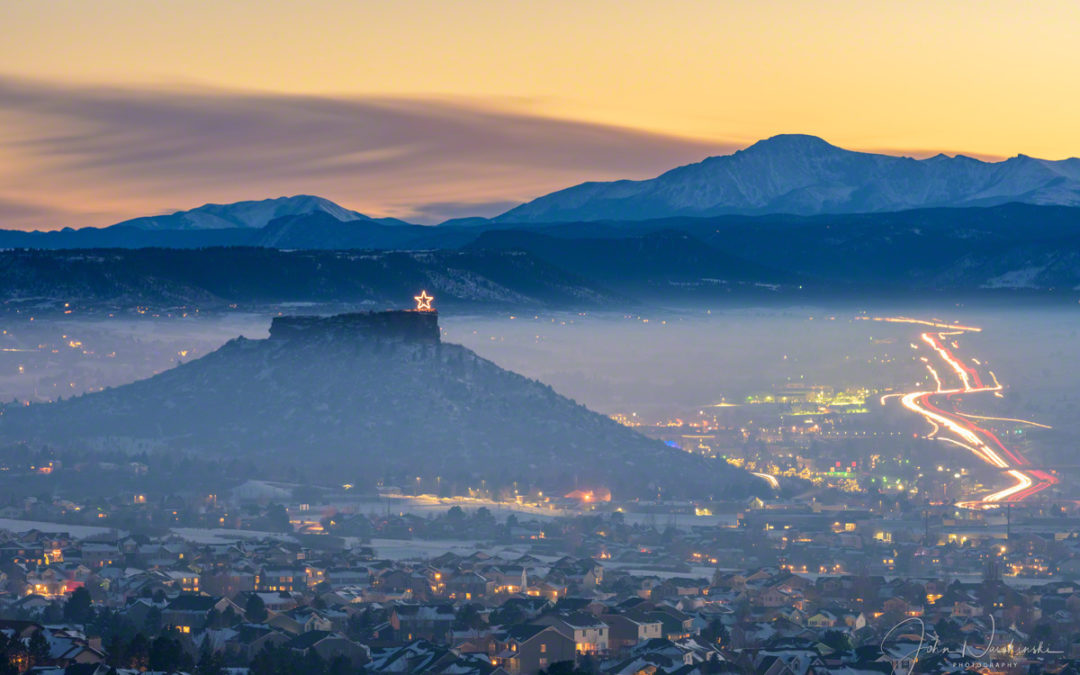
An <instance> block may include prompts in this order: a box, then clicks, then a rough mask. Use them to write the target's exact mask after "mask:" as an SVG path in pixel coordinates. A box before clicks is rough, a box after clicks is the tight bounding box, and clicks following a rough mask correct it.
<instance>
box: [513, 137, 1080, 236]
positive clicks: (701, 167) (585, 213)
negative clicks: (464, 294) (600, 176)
mask: <svg viewBox="0 0 1080 675" xmlns="http://www.w3.org/2000/svg"><path fill="white" fill-rule="evenodd" d="M1009 202H1020V203H1025V204H1053V205H1065V206H1080V159H1077V158H1072V159H1066V160H1061V161H1050V160H1045V159H1035V158H1033V157H1028V156H1025V155H1018V156H1016V157H1013V158H1011V159H1008V160H1005V161H1003V162H983V161H980V160H977V159H973V158H971V157H964V156H962V155H957V156H956V157H947V156H945V155H937V156H936V157H931V158H929V159H923V160H918V159H912V158H910V157H896V156H892V155H880V154H873V153H867V152H853V151H850V150H844V149H843V148H838V147H836V146H834V145H830V144H829V143H827V142H825V141H824V140H822V139H820V138H817V137H816V136H805V135H799V134H786V135H781V136H774V137H772V138H769V139H767V140H763V141H758V142H757V143H755V144H753V145H751V146H750V147H748V148H746V149H745V150H739V151H737V152H735V153H734V154H731V155H724V156H721V157H709V158H708V159H705V160H704V161H701V162H698V163H696V164H690V165H687V166H682V167H679V168H677V169H672V170H671V171H668V172H666V173H664V174H661V175H660V176H657V177H656V178H652V179H649V180H639V181H632V180H618V181H613V182H589V183H582V184H581V185H577V186H575V187H571V188H567V189H565V190H560V191H558V192H553V193H551V194H549V195H546V196H543V197H540V198H538V199H535V200H533V201H531V202H528V203H527V204H523V205H521V206H518V207H516V208H513V209H511V210H509V211H507V212H506V213H504V214H502V215H500V216H498V217H497V218H495V221H496V222H502V223H511V222H512V223H551V222H567V221H591V220H644V219H650V218H668V217H672V216H698V217H701V216H716V215H723V214H744V215H753V214H767V213H790V214H798V215H815V214H825V213H879V212H884V211H900V210H905V209H915V208H926V207H966V206H993V205H998V204H1005V203H1009Z"/></svg>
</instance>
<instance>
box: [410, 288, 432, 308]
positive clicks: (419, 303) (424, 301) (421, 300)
mask: <svg viewBox="0 0 1080 675" xmlns="http://www.w3.org/2000/svg"><path fill="white" fill-rule="evenodd" d="M434 299H435V298H434V297H433V296H430V295H428V294H427V291H420V295H416V296H413V300H416V311H418V312H430V311H431V301H432V300H434Z"/></svg>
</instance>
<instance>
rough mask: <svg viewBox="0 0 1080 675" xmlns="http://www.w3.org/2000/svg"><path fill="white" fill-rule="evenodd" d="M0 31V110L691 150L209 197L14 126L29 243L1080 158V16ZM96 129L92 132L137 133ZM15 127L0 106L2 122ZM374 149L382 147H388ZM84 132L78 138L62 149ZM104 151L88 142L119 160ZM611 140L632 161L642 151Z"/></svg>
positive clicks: (641, 14) (602, 2)
mask: <svg viewBox="0 0 1080 675" xmlns="http://www.w3.org/2000/svg"><path fill="white" fill-rule="evenodd" d="M0 24H2V25H4V26H5V28H6V29H7V30H6V31H5V39H4V40H3V41H0V64H4V65H3V66H2V67H0V93H2V92H3V89H4V86H5V84H4V79H3V78H14V79H15V80H17V81H20V82H29V83H45V84H50V85H57V86H61V87H84V88H88V89H91V90H101V91H104V90H108V89H110V88H118V89H123V90H133V91H139V92H144V93H146V94H147V96H148V97H152V95H153V94H154V93H155V92H169V93H172V94H177V93H179V94H181V95H182V94H184V93H185V92H196V93H201V94H207V93H214V94H215V95H219V94H220V95H232V96H248V97H256V98H257V97H259V96H263V95H266V96H276V97H286V98H287V97H296V98H297V99H298V100H299V99H305V98H311V97H319V98H324V99H327V100H330V101H336V100H368V101H370V100H377V101H379V102H381V104H386V105H390V106H393V105H398V104H397V103H395V101H396V102H402V101H404V102H412V103H413V104H415V105H417V106H420V107H421V108H423V107H424V106H428V105H434V104H436V103H437V104H439V105H443V104H446V103H447V102H449V103H452V104H454V105H455V106H458V107H457V108H454V111H452V112H451V113H448V115H449V118H451V119H452V120H455V121H460V120H461V119H463V117H461V116H463V115H467V114H468V113H467V112H462V111H463V110H465V109H475V110H480V111H484V112H485V113H489V114H500V115H502V114H505V115H510V116H512V117H513V116H521V117H522V118H523V119H524V123H522V124H509V125H507V126H506V127H505V128H501V129H500V130H499V131H498V132H497V133H495V132H493V134H492V137H491V139H490V141H491V142H492V143H493V144H495V145H499V146H500V147H501V146H506V145H508V144H511V145H512V144H514V143H520V142H523V141H524V140H525V139H528V138H530V137H531V138H533V139H534V140H535V139H537V138H540V137H544V134H547V136H546V137H545V138H548V137H550V138H553V139H554V138H558V137H559V136H560V133H561V132H560V131H559V128H558V127H555V128H551V129H548V130H547V131H545V132H539V131H537V130H536V129H535V127H534V126H533V125H534V123H535V122H536V120H546V121H549V122H553V123H556V122H557V123H567V124H573V125H579V126H580V127H581V129H580V130H581V133H583V134H584V135H586V136H588V137H591V138H596V137H599V135H601V134H603V133H612V134H614V133H620V134H621V133H626V132H633V133H635V134H642V135H644V136H643V137H642V138H644V137H648V138H649V139H651V142H655V143H657V144H658V147H660V146H664V144H666V145H667V146H678V147H679V148H680V149H679V150H678V151H672V152H670V153H668V154H665V155H663V156H660V155H657V156H656V157H655V159H653V160H652V161H648V159H647V158H644V159H642V158H639V160H640V161H634V162H624V161H623V159H621V158H620V157H621V156H618V155H613V156H612V157H610V158H608V159H607V160H605V161H602V162H601V161H598V162H596V163H594V164H587V163H586V162H584V161H583V158H584V157H586V156H588V155H589V154H591V148H589V149H588V150H582V151H581V152H580V153H579V154H574V152H573V148H574V147H575V145H576V144H575V143H571V144H569V147H567V148H565V149H560V150H559V152H558V153H555V154H554V155H553V156H552V157H551V158H550V162H549V163H548V164H544V163H543V162H540V164H544V165H543V166H535V167H533V166H530V164H529V163H528V161H527V158H509V159H508V158H507V157H506V156H504V155H497V156H490V155H486V154H485V155H481V156H478V157H477V158H475V161H474V162H472V163H470V162H466V159H467V157H468V154H469V153H468V148H467V147H466V148H452V149H451V150H448V151H447V152H448V155H449V156H450V157H451V158H452V157H454V156H458V157H461V158H462V160H461V161H462V164H461V165H459V166H457V167H454V166H453V161H452V160H448V161H447V163H446V165H445V166H442V165H440V168H439V169H438V170H436V169H430V170H426V171H425V170H423V169H420V170H418V168H417V167H418V166H423V165H422V164H412V165H410V166H409V167H407V169H406V168H399V167H393V168H394V170H395V171H394V172H391V171H389V170H385V171H382V172H379V171H376V170H375V169H380V168H382V165H381V164H380V163H384V162H387V161H389V160H391V159H392V158H393V157H395V156H396V154H397V153H400V152H402V150H401V149H400V148H399V147H378V146H377V144H376V147H372V148H371V149H369V150H364V151H363V152H360V151H357V153H356V155H354V156H349V157H347V158H345V159H341V158H335V161H337V162H339V163H340V162H344V163H345V164H347V165H348V166H344V167H343V166H337V165H336V164H330V165H327V164H326V163H319V164H316V163H314V162H312V163H311V164H310V165H306V166H302V167H299V168H298V169H297V171H298V173H297V174H295V175H280V176H278V175H275V176H272V177H269V178H262V179H260V180H259V181H257V182H256V181H248V182H244V181H242V180H241V179H240V178H239V177H237V178H235V179H234V180H233V181H231V182H229V181H225V182H222V181H207V182H205V183H200V182H199V181H198V180H197V178H196V177H195V176H189V177H180V178H178V177H176V176H174V175H172V174H169V175H166V176H161V177H160V179H159V180H158V181H157V182H151V181H150V180H149V179H145V180H136V178H139V177H140V174H138V173H134V174H133V175H131V176H129V175H127V174H122V173H120V172H119V170H116V169H115V168H114V170H113V172H112V173H108V174H102V173H101V172H100V171H99V170H98V168H97V167H96V166H94V165H93V164H92V160H91V159H90V158H86V157H81V156H77V157H76V158H75V159H84V160H86V163H79V162H77V161H72V162H69V163H61V162H60V161H59V158H58V155H60V154H61V153H58V152H57V151H56V150H55V149H51V148H50V149H41V148H40V147H37V146H38V140H39V139H37V138H31V139H29V140H28V139H25V138H23V137H22V130H21V129H20V128H12V127H9V128H8V129H7V130H4V131H3V132H0V179H2V181H3V182H4V183H5V184H6V187H4V188H3V191H2V192H0V217H2V216H4V215H5V214H6V215H8V217H9V218H11V219H12V220H14V221H15V222H17V223H23V224H24V225H25V226H26V227H30V226H34V225H36V224H40V225H42V226H43V227H44V226H45V225H46V224H48V223H53V222H54V221H55V225H54V227H59V226H62V225H68V224H72V225H87V224H96V225H107V224H110V223H111V222H114V221H115V220H116V219H119V218H122V217H132V216H140V215H152V214H155V213H161V212H164V211H166V210H168V209H170V208H171V209H186V208H192V207H194V206H197V205H200V204H202V203H205V202H209V201H217V202H224V201H236V200H240V199H259V198H264V197H270V196H279V195H282V194H297V193H302V192H315V193H319V194H324V195H325V196H327V197H329V198H331V199H334V200H335V201H338V202H339V203H342V204H343V205H345V206H347V207H350V208H356V209H358V210H361V211H363V212H366V213H370V214H371V215H398V216H401V217H408V216H410V215H414V214H418V215H417V217H420V218H422V217H424V213H423V212H422V209H421V210H420V211H419V212H418V209H419V208H420V207H422V206H423V205H424V204H426V203H429V202H430V203H438V204H444V203H453V204H454V206H453V208H455V209H457V211H453V212H455V213H457V212H460V213H462V214H465V213H468V207H469V205H470V204H476V205H477V208H479V209H481V210H483V209H485V208H486V209H487V211H486V212H485V214H486V215H491V213H492V212H494V211H497V210H498V209H499V208H502V207H503V206H506V207H508V206H509V205H511V204H512V203H515V202H519V201H522V200H527V199H531V198H533V197H536V196H539V195H541V194H544V193H546V192H548V191H551V190H555V189H559V188H562V187H567V186H569V185H572V184H575V183H577V182H581V181H583V180H609V179H613V178H636V179H640V178H647V177H651V176H653V175H656V174H658V173H660V172H661V171H663V170H665V169H668V168H672V167H673V166H675V165H676V164H677V163H687V162H691V161H699V160H701V159H704V157H705V156H708V155H709V154H726V153H727V152H730V151H731V150H732V149H735V148H738V147H745V146H746V145H748V144H750V143H752V142H754V141H756V140H759V139H761V138H767V137H770V136H773V135H776V134H778V133H808V134H814V135H818V136H821V137H822V138H824V139H825V140H827V141H829V142H830V143H833V144H835V145H838V146H841V147H845V148H849V149H854V150H866V151H878V152H889V153H892V154H906V155H911V156H917V157H925V156H930V155H933V154H936V153H938V152H946V153H948V154H955V153H963V154H967V155H971V156H976V157H981V158H993V159H1001V158H1005V157H1010V156H1015V155H1017V154H1020V153H1023V154H1028V155H1032V156H1035V157H1042V158H1046V159H1064V158H1068V157H1072V156H1078V155H1080V126H1078V125H1076V124H1075V120H1074V117H1075V112H1074V111H1075V110H1076V109H1077V108H1078V107H1080V90H1078V89H1077V88H1076V87H1075V86H1073V83H1074V82H1077V81H1080V50H1076V49H1075V48H1074V47H1073V44H1074V42H1075V40H1074V37H1075V35H1077V34H1080V4H1077V3H1075V2H1074V1H1072V0H1048V1H1047V2H1043V3H1038V4H1036V5H1032V4H1030V3H1021V2H1013V1H1008V0H990V1H987V2H980V3H975V2H964V1H959V2H954V3H941V2H937V1H930V0H909V1H908V2H903V3H866V2H857V1H855V0H833V1H828V0H826V1H824V2H810V1H809V0H807V1H788V2H783V1H781V0H763V1H761V2H713V1H708V2H706V1H704V0H702V1H695V0H687V1H685V2H678V3H668V2H615V1H614V0H595V1H593V2H585V3H581V2H570V1H569V0H548V1H546V2H543V3H511V2H501V3H500V2H495V3H492V2H481V1H480V0H460V1H459V2H454V3H447V2H442V1H441V0H401V1H399V2H393V3H382V2H355V1H352V0H321V1H315V2H285V1H274V2H255V1H254V0H236V1H234V2H229V3H221V2H217V1H211V0H186V1H183V2H180V1H178V2H170V3H148V2H142V1H141V0H98V1H96V2H93V3H87V2H81V1H75V0H56V1H50V2H6V3H2V4H0ZM55 97H56V98H63V94H62V93H60V94H57V95H55ZM230 105H232V104H231V103H227V104H225V108H226V109H230V108H229V106H230ZM282 105H283V106H284V107H285V108H286V109H287V108H288V107H289V106H290V105H292V104H291V103H289V102H288V101H286V102H285V103H283V104H282ZM297 105H299V103H298V104H297ZM193 107H194V104H193ZM104 108H105V107H104V106H101V105H99V106H98V107H97V108H95V112H96V113H97V114H103V115H104V114H114V115H116V116H117V117H119V118H121V119H123V118H124V116H125V115H126V114H127V113H128V111H127V110H125V109H118V110H114V111H112V112H111V113H110V112H109V111H108V110H105V109H104ZM413 112H415V110H414V109H410V110H407V111H403V112H402V114H403V115H408V114H413ZM7 113H10V111H9V110H8V111H5V109H4V107H3V106H0V120H5V119H6V118H5V115H6V114H7ZM34 113H35V114H38V115H40V118H41V119H42V120H47V119H48V118H51V117H55V116H56V115H57V114H58V113H57V111H56V110H55V109H51V110H49V109H45V108H43V107H39V108H36V109H35V110H34ZM146 114H148V115H154V114H157V115H159V117H162V118H164V117H167V116H168V114H175V113H174V112H170V113H168V114H166V113H164V112H161V111H155V110H153V109H151V110H150V111H149V112H148V113H146ZM53 121H55V120H53ZM229 121H230V120H229V119H226V121H225V122H221V121H220V120H215V121H214V123H213V124H203V123H200V124H196V125H193V126H192V127H184V126H180V127H179V130H176V129H174V128H172V127H165V128H162V129H160V130H158V133H159V134H160V135H164V136H166V137H167V138H168V140H169V141H170V142H171V143H174V144H175V147H176V148H177V149H182V148H183V145H184V137H183V136H184V134H193V133H211V132H220V129H219V128H218V126H217V125H218V124H224V125H226V126H227V125H228V123H229ZM232 123H234V124H237V125H238V127H240V128H242V126H243V125H242V124H241V123H240V122H238V121H236V120H232ZM317 124H318V121H317V120H316V121H314V122H312V121H311V120H307V119H304V120H300V121H298V122H296V124H295V125H292V126H290V125H287V124H286V125H283V126H282V128H281V130H279V132H278V133H290V132H297V133H300V132H303V133H310V129H311V127H312V126H317ZM575 128H576V127H575ZM372 129H373V131H372V132H371V133H373V134H374V135H375V136H378V135H379V132H380V129H381V127H379V125H378V124H374V123H373V124H372ZM605 130H609V131H605ZM94 131H95V127H93V126H91V125H88V126H87V127H86V128H73V129H71V131H70V133H73V134H80V133H94ZM447 133H450V134H452V131H449V132H447ZM173 135H175V136H176V137H175V138H173V137H172V136H173ZM42 136H43V137H45V138H48V139H53V140H55V139H56V138H57V137H58V136H63V134H61V133H59V132H57V131H55V130H52V129H50V130H49V133H43V134H42ZM104 136H105V137H104V138H101V139H100V141H101V143H108V142H116V143H123V142H125V141H126V140H127V139H125V138H116V139H110V138H109V137H108V134H104ZM613 138H616V139H621V140H616V141H613V142H612V143H613V144H614V145H616V146H621V147H625V146H627V145H629V144H632V143H635V142H641V141H642V138H639V137H637V136H635V137H632V138H624V137H613ZM324 142H328V141H324ZM540 145H541V146H542V145H543V143H540ZM242 150H243V148H241V151H242ZM560 158H561V164H560V163H559V161H557V160H559V159H560ZM357 163H360V164H363V165H364V166H365V167H367V166H369V165H370V166H374V167H375V169H372V171H371V175H370V176H369V174H364V175H363V177H362V178H363V179H362V180H360V179H357V178H354V177H347V178H339V179H335V178H334V175H335V174H334V171H339V172H347V171H348V170H349V168H350V167H353V168H355V166H354V165H355V164H357ZM455 168H456V169H457V171H456V172H455V171H454V169H455ZM151 169H153V167H151ZM117 174H119V175H117ZM241 174H242V171H237V175H238V176H239V175H241ZM147 175H157V174H154V172H153V171H152V170H149V171H147ZM5 203H7V204H8V206H7V210H6V212H5V211H4V210H3V207H4V204H5ZM496 203H497V204H499V206H494V205H493V204H496ZM47 209H53V210H55V213H52V214H49V213H46V212H45V211H46V210H47ZM444 211H445V209H444ZM444 211H440V212H439V213H444ZM20 214H24V215H20ZM432 217H434V216H432ZM4 226H5V225H4V223H2V222H0V227H4Z"/></svg>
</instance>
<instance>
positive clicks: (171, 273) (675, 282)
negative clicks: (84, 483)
mask: <svg viewBox="0 0 1080 675" xmlns="http://www.w3.org/2000/svg"><path fill="white" fill-rule="evenodd" d="M913 207H920V208H913ZM215 247H242V248H243V249H244V250H243V251H239V250H237V249H235V248H230V249H228V250H229V251H231V252H230V253H223V252H221V251H217V252H215V251H206V252H203V253H182V252H180V251H171V252H166V251H157V252H147V253H140V254H135V253H120V252H119V251H110V252H109V253H108V255H107V256H104V257H102V256H90V257H88V256H72V255H65V254H56V255H52V256H50V255H45V254H40V255H33V254H29V253H27V254H19V253H6V254H0V258H3V259H6V261H7V262H6V263H5V265H4V266H0V301H5V302H10V301H13V300H21V299H24V298H28V297H43V298H46V300H47V301H48V300H55V299H58V298H59V297H63V299H64V301H67V300H68V299H75V300H78V301H81V300H84V299H85V300H87V301H89V302H117V303H120V304H125V303H131V302H134V303H136V304H139V297H140V293H145V294H146V296H145V298H144V300H145V302H158V301H161V302H165V303H169V304H194V303H208V302H209V303H216V302H230V303H236V302H244V303H250V302H279V301H318V300H326V301H330V302H350V303H352V302H360V303H367V302H373V303H380V302H383V301H384V300H386V299H388V298H399V297H401V292H402V291H403V290H404V292H405V293H406V294H407V293H410V292H412V290H413V289H409V290H405V286H407V285H408V284H416V283H421V284H422V285H425V286H428V287H431V288H432V289H433V290H434V291H436V292H439V293H441V295H442V297H443V298H445V299H448V300H449V301H450V302H451V303H454V302H460V303H463V304H470V305H506V304H510V303H514V302H523V303H527V304H533V305H539V306H545V307H550V306H554V305H559V306H562V305H568V306H574V304H575V303H577V302H584V303H585V304H588V303H590V302H604V301H607V300H610V299H613V298H621V299H622V300H624V301H627V300H629V301H637V302H641V301H646V302H648V301H656V300H659V301H667V300H674V301H680V300H692V299H699V298H718V297H728V296H735V295H738V296H740V297H751V298H758V297H759V296H760V295H761V294H762V293H766V292H767V293H772V294H773V295H776V296H784V297H785V298H786V299H787V300H790V299H791V297H792V296H793V295H798V296H799V298H800V299H802V298H815V297H825V296H828V295H829V294H837V293H840V294H848V295H855V296H857V295H859V294H860V293H861V294H865V293H869V292H875V293H876V292H889V293H893V294H901V295H902V294H905V293H906V294H909V295H910V294H915V295H921V294H925V293H927V292H941V291H945V292H952V291H960V292H969V291H978V292H985V291H994V290H997V291H1000V290H1003V289H1004V290H1009V291H1015V290H1029V291H1038V292H1042V293H1049V292H1052V293H1059V294H1063V297H1064V295H1068V294H1069V293H1071V292H1074V291H1077V290H1080V159H1069V160H1063V161H1047V160H1040V159H1033V158H1031V157H1025V156H1018V157H1015V158H1012V159H1009V160H1006V161H1003V162H996V163H993V162H982V161H979V160H976V159H971V158H968V157H962V156H957V157H946V156H944V155H939V156H937V157H932V158H930V159H925V160H915V159H911V158H904V157H893V156H888V155H878V154H870V153H862V152H851V151H848V150H843V149H841V148H837V147H835V146H832V145H829V144H828V143H826V142H825V141H823V140H821V139H820V138H815V137H813V136H799V135H786V136H776V137H773V138H770V139H768V140H765V141H760V142H758V143H756V144H754V145H752V146H750V147H749V148H747V149H745V150H741V151H739V152H736V153H734V154H732V155H727V156H723V157H712V158H709V159H706V160H705V161H703V162H700V163H698V164H692V165H689V166H685V167H681V168H678V169H674V170H672V171H669V172H667V173H665V174H663V175H661V176H659V177H658V178H655V179H652V180H645V181H616V182H614V183H586V184H583V185H580V186H577V187H574V188H569V189H567V190H563V191H560V192H556V193H553V194H551V195H547V196H546V197H541V198H540V199H537V200H535V201H532V202H529V203H528V204H524V205H522V206H519V207H517V208H515V209H511V210H510V211H508V212H506V213H504V214H503V215H501V216H499V217H497V218H495V219H491V220H488V219H482V218H470V219H458V220H455V221H453V222H448V223H444V224H443V225H440V226H438V227H431V226H421V225H413V224H409V223H406V222H403V221H400V220H396V219H392V218H390V219H387V218H382V219H376V218H369V217H367V216H365V215H363V214H361V213H358V212H355V211H351V210H348V209H345V208H343V207H341V206H339V205H337V204H335V203H333V202H331V201H329V200H326V199H323V198H320V197H313V196H307V195H298V196H294V197H281V198H278V199H268V200H263V201H252V202H237V203H235V204H226V205H220V204H207V205H205V206H201V207H199V208H196V209H191V210H189V211H180V212H177V213H174V214H170V215H165V216H154V217H148V218H136V219H134V220H129V221H125V222H123V223H118V224H116V225H113V226H110V227H106V228H85V229H81V230H70V229H68V230H62V231H55V232H18V231H0V249H56V250H60V249H100V250H104V249H202V248H215ZM253 249H278V250H283V251H298V252H304V251H374V252H381V253H378V254H371V255H365V256H360V255H356V256H345V257H342V256H338V255H336V254H330V253H327V254H322V255H315V254H310V255H308V254H303V255H299V254H297V255H292V254H290V255H273V254H270V253H266V254H260V253H257V252H255V251H254V250H253ZM222 250H225V249H222ZM390 251H400V252H407V253H402V254H398V255H391V254H389V253H386V252H390ZM423 252H429V253H423ZM230 257H231V258H235V260H236V261H237V263H236V264H230V263H229V262H227V261H228V260H229V259H230ZM105 259H109V260H112V261H114V262H113V263H110V265H112V267H109V266H108V265H104V264H102V263H100V262H95V261H101V260H105ZM345 259H348V260H350V261H352V262H350V263H348V264H345V263H343V262H342V260H345ZM147 261H153V263H154V265H157V266H154V265H148V262H147ZM209 261H212V264H214V265H219V266H220V267H221V268H220V269H218V270H216V271H215V272H214V274H204V273H202V272H200V271H199V270H204V268H205V265H207V264H211V263H210V262H209ZM256 261H257V262H256ZM313 261H316V262H313ZM0 262H3V260H0ZM323 263H325V266H322V265H323ZM249 265H254V267H249ZM275 266H279V267H275ZM440 266H442V267H441V269H440ZM240 270H247V272H246V273H247V274H248V275H249V276H248V277H247V278H246V279H241V278H240V277H239V276H238V275H239V274H240ZM286 274H288V275H299V276H289V277H285V276H284V275H286ZM140 275H141V276H140ZM492 275H495V276H492ZM286 278H288V279H289V280H291V282H290V283H286V282H285V279H286ZM436 280H439V283H440V284H442V285H441V286H440V285H438V284H437V283H436ZM143 304H145V303H143Z"/></svg>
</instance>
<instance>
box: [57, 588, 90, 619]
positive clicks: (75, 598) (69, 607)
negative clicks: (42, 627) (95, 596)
mask: <svg viewBox="0 0 1080 675" xmlns="http://www.w3.org/2000/svg"><path fill="white" fill-rule="evenodd" d="M93 617H94V608H93V601H92V600H91V599H90V591H88V590H86V588H85V587H83V586H79V587H78V588H76V589H75V591H74V592H73V593H72V594H71V597H70V598H68V601H67V603H65V604H64V621H69V622H71V623H78V624H85V623H87V622H89V621H90V620H91V619H92V618H93Z"/></svg>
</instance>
